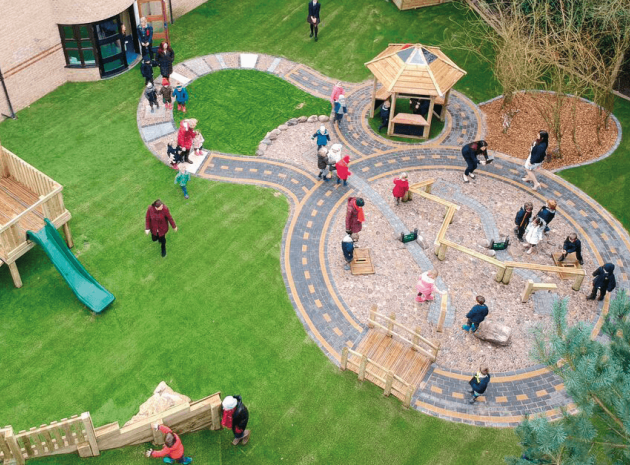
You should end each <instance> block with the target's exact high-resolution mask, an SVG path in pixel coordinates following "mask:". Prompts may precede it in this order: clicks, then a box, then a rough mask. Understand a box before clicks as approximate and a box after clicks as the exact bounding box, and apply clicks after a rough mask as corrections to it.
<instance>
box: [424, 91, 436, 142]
mask: <svg viewBox="0 0 630 465" xmlns="http://www.w3.org/2000/svg"><path fill="white" fill-rule="evenodd" d="M434 104H435V97H431V103H429V114H428V115H427V117H428V118H429V119H428V120H427V123H429V125H428V126H425V127H424V130H423V131H422V136H423V137H424V138H425V139H428V138H429V134H430V133H431V120H432V119H433V106H434Z"/></svg>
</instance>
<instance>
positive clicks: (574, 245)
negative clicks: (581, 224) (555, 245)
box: [558, 233, 584, 265]
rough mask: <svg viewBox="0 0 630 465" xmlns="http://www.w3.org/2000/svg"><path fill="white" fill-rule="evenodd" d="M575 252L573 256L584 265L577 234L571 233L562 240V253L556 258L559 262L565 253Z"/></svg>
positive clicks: (564, 256) (565, 255) (565, 256)
mask: <svg viewBox="0 0 630 465" xmlns="http://www.w3.org/2000/svg"><path fill="white" fill-rule="evenodd" d="M571 253H575V258H577V261H578V262H579V264H580V265H584V260H582V242H581V241H580V240H579V239H578V237H577V234H575V233H571V234H569V235H568V236H567V238H566V239H565V240H564V245H563V246H562V255H561V256H560V258H558V261H559V262H561V261H563V260H564V259H565V258H567V255H569V254H571Z"/></svg>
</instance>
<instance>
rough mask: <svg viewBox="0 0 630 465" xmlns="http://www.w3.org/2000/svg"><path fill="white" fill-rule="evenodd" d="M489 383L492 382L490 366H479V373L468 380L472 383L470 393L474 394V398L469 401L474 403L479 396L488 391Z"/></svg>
mask: <svg viewBox="0 0 630 465" xmlns="http://www.w3.org/2000/svg"><path fill="white" fill-rule="evenodd" d="M488 383H490V370H489V369H488V368H479V371H478V372H477V374H476V375H475V376H473V377H472V379H471V380H470V381H469V382H468V384H470V394H472V399H470V401H469V403H471V404H474V403H475V401H476V400H477V397H479V396H480V395H481V394H483V393H484V392H486V388H487V387H488Z"/></svg>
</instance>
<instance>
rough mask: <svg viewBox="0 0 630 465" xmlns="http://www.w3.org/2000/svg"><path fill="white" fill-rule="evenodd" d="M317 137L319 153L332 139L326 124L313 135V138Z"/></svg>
mask: <svg viewBox="0 0 630 465" xmlns="http://www.w3.org/2000/svg"><path fill="white" fill-rule="evenodd" d="M315 138H317V153H319V150H320V149H321V148H322V147H326V146H327V145H328V141H329V140H330V134H328V131H327V130H326V126H324V125H323V124H322V125H321V127H320V128H319V129H318V130H317V131H316V132H315V134H313V135H312V136H311V140H314V139H315Z"/></svg>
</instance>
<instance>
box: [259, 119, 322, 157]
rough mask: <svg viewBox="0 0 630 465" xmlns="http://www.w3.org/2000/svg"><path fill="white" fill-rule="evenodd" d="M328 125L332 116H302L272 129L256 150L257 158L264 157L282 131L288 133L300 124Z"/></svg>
mask: <svg viewBox="0 0 630 465" xmlns="http://www.w3.org/2000/svg"><path fill="white" fill-rule="evenodd" d="M317 121H319V122H321V123H327V122H328V121H330V116H327V115H319V116H317V115H311V116H309V117H306V116H300V117H298V118H291V119H290V120H288V121H287V122H286V123H282V124H281V125H280V126H278V127H277V128H276V129H272V130H271V131H269V132H268V133H267V135H266V136H265V137H264V138H263V140H262V141H261V142H260V144H258V149H257V150H256V155H257V156H259V157H260V156H263V155H264V154H265V152H266V151H267V148H268V147H270V146H271V144H272V143H273V141H274V140H276V139H277V138H278V136H280V134H281V133H282V131H286V130H287V129H289V127H290V126H296V125H298V124H300V123H315V122H317Z"/></svg>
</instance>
